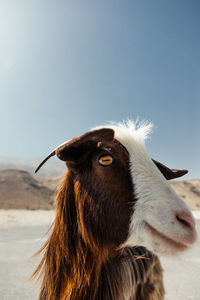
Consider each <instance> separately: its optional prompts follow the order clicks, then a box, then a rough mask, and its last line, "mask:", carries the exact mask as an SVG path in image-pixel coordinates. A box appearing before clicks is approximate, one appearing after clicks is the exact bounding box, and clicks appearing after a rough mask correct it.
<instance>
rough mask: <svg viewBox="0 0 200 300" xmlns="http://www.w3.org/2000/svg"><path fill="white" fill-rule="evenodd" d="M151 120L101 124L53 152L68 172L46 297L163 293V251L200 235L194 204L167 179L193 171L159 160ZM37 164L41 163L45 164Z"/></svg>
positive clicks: (48, 262) (116, 298)
mask: <svg viewBox="0 0 200 300" xmlns="http://www.w3.org/2000/svg"><path fill="white" fill-rule="evenodd" d="M150 130H151V124H147V125H141V126H140V127H139V128H136V125H135V124H134V123H133V122H131V121H129V122H127V123H125V124H123V123H120V124H115V125H110V126H107V127H106V128H104V127H102V128H97V129H94V130H92V131H90V132H87V133H86V134H84V135H82V136H80V137H75V138H73V139H72V140H70V141H68V142H66V143H65V144H63V145H61V146H60V147H58V148H57V149H56V150H55V151H53V152H52V153H51V154H50V155H49V156H48V157H47V158H46V159H45V160H44V161H43V162H42V163H41V165H40V166H39V167H38V169H39V168H40V167H41V166H42V164H43V163H44V162H45V161H46V160H47V159H48V158H49V157H51V156H53V155H55V154H56V155H57V156H58V158H60V159H61V160H63V161H65V162H66V164H67V171H66V173H65V176H64V179H63V182H62V184H61V186H60V188H59V191H58V194H57V200H56V201H57V202H56V204H57V208H56V218H55V222H54V227H53V230H52V233H51V235H50V237H49V239H48V241H47V242H46V244H45V245H44V247H43V249H42V250H43V251H44V255H43V258H42V261H41V263H40V265H39V266H38V268H37V270H36V271H35V273H34V275H36V274H38V273H40V276H41V279H42V286H41V291H40V297H39V299H40V300H77V299H81V300H86V299H87V300H100V299H101V300H111V299H112V300H161V299H164V287H163V281H162V267H161V265H160V262H159V259H158V257H157V256H156V254H170V255H171V254H176V253H179V252H181V251H183V250H185V249H187V248H189V247H190V246H191V244H193V243H194V242H195V239H196V231H195V221H194V219H193V217H192V215H191V212H190V210H189V208H188V206H187V205H186V204H185V203H184V202H183V201H182V200H181V199H180V198H179V197H178V196H177V195H176V193H175V192H174V191H173V190H172V188H171V187H170V185H169V184H168V182H167V180H168V179H172V178H176V177H179V176H182V175H184V174H185V173H187V171H186V170H171V169H169V168H167V167H165V166H164V165H162V164H161V163H159V162H157V161H155V160H152V159H151V158H150V156H149V155H148V153H147V151H146V148H145V144H144V140H145V138H146V137H147V135H148V133H149V131H150ZM38 169H37V170H38Z"/></svg>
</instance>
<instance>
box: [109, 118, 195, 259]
mask: <svg viewBox="0 0 200 300" xmlns="http://www.w3.org/2000/svg"><path fill="white" fill-rule="evenodd" d="M106 127H110V128H112V129H113V130H114V131H115V139H117V140H118V141H119V142H120V143H121V144H122V145H123V146H124V147H125V148H126V149H127V151H128V152H129V160H130V173H131V177H132V182H133V186H134V197H136V198H137V201H136V203H135V206H134V212H133V215H132V218H131V222H130V228H129V236H128V239H127V240H126V242H125V243H124V244H123V246H136V245H141V246H145V247H147V248H148V249H149V250H152V251H155V252H157V253H160V254H172V253H176V252H178V251H179V250H184V249H185V248H186V247H187V246H189V245H190V244H192V243H193V242H194V241H195V239H196V231H195V230H191V228H188V227H187V226H183V224H181V223H180V222H178V221H177V219H176V215H177V213H178V212H180V213H181V214H184V215H186V216H187V218H189V219H190V220H191V222H194V219H193V217H192V215H191V213H190V209H189V208H188V206H187V205H186V204H185V202H184V201H182V200H181V199H180V198H179V197H178V195H177V194H176V193H175V192H174V191H173V190H172V188H171V186H170V185H169V183H168V182H167V180H166V179H165V178H164V176H163V175H162V173H161V172H160V171H159V170H158V168H157V167H156V166H155V164H154V163H153V162H152V160H151V158H150V156H149V155H148V153H147V151H146V148H145V144H144V140H145V138H146V136H147V135H148V133H149V131H150V129H151V127H152V125H151V124H149V125H143V126H141V127H140V128H138V129H136V126H135V124H134V123H132V122H130V121H129V122H128V123H127V124H117V125H113V126H106ZM149 225H150V226H149ZM154 229H155V231H154Z"/></svg>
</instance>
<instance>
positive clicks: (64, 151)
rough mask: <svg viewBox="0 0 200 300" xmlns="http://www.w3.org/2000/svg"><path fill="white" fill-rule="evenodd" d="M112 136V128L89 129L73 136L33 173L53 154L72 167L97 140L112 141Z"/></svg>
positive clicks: (87, 153)
mask: <svg viewBox="0 0 200 300" xmlns="http://www.w3.org/2000/svg"><path fill="white" fill-rule="evenodd" d="M113 138H114V130H112V129H110V128H102V129H97V130H93V131H89V132H87V133H85V134H83V135H81V136H78V137H75V138H73V139H72V140H70V141H68V142H66V143H64V144H62V145H61V146H59V147H58V148H57V149H56V150H54V151H53V152H52V153H51V154H49V155H48V156H47V157H46V158H45V159H44V160H43V161H42V162H41V164H40V165H39V166H38V167H37V169H36V170H35V173H36V172H37V171H38V170H39V169H40V168H41V167H42V166H43V164H44V163H45V162H46V161H47V160H48V159H49V158H50V157H52V156H54V155H57V156H58V158H59V159H61V160H63V161H65V162H66V163H67V166H68V167H72V168H73V167H74V166H75V165H77V164H79V163H80V162H81V161H83V160H84V159H85V158H86V157H88V155H89V154H90V153H91V151H93V149H94V147H96V146H97V144H98V142H100V141H101V142H106V141H112V140H113Z"/></svg>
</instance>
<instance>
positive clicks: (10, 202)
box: [0, 169, 200, 210]
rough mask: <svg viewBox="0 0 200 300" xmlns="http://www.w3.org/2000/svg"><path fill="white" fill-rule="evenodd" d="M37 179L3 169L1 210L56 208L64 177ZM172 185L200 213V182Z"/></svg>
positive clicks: (0, 193)
mask: <svg viewBox="0 0 200 300" xmlns="http://www.w3.org/2000/svg"><path fill="white" fill-rule="evenodd" d="M36 178H37V177H36V176H35V178H34V177H33V176H31V175H30V174H29V173H28V172H27V171H24V170H16V169H14V170H12V169H10V170H1V171H0V209H53V208H54V198H55V191H56V188H57V187H58V185H59V183H60V181H61V179H62V176H57V177H55V176H54V177H44V178H37V179H36ZM170 184H171V185H172V187H173V188H174V190H175V191H176V192H177V194H178V195H179V196H180V197H181V198H182V199H183V200H184V201H186V202H187V203H188V204H189V205H190V207H191V208H192V209H198V210H200V179H193V180H182V181H170Z"/></svg>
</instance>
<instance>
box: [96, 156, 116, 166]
mask: <svg viewBox="0 0 200 300" xmlns="http://www.w3.org/2000/svg"><path fill="white" fill-rule="evenodd" d="M113 162H114V158H113V157H112V156H111V155H104V156H101V157H100V158H99V164H100V165H102V166H109V165H111V164H112V163H113Z"/></svg>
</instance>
